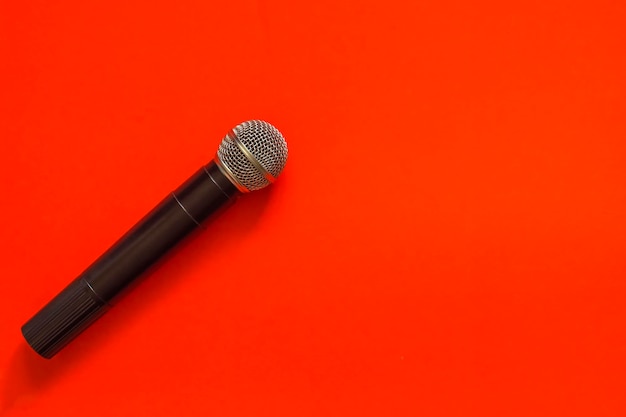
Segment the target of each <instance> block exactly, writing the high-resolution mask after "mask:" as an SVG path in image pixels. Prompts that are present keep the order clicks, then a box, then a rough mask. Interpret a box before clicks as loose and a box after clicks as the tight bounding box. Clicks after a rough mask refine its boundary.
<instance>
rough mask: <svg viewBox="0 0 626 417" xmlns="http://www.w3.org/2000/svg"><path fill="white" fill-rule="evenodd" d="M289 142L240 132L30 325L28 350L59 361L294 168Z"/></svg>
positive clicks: (248, 126) (272, 131)
mask: <svg viewBox="0 0 626 417" xmlns="http://www.w3.org/2000/svg"><path fill="white" fill-rule="evenodd" d="M287 154H288V151H287V143H286V142H285V139H284V138H283V136H282V134H281V133H280V132H279V131H278V129H276V128H275V127H274V126H272V125H271V124H269V123H267V122H264V121H260V120H251V121H248V122H244V123H241V124H240V125H238V126H236V127H235V128H234V129H232V130H231V131H230V132H229V133H228V134H227V135H226V136H225V137H224V139H223V140H222V143H221V144H220V146H219V148H218V150H217V154H216V156H215V158H214V159H213V160H212V161H211V162H209V164H207V165H206V166H204V167H202V168H200V169H199V170H198V171H197V172H196V173H195V174H194V175H192V176H191V177H190V178H189V179H188V180H187V181H185V182H184V183H183V184H182V185H181V186H180V187H178V188H177V189H176V190H175V191H174V192H172V193H171V194H170V195H169V196H168V197H166V198H165V199H164V200H163V201H161V203H159V204H158V205H157V206H156V207H155V208H153V209H152V210H151V211H150V212H149V213H148V214H146V215H145V216H144V217H143V219H141V220H140V221H139V222H138V223H137V224H136V225H135V226H133V227H132V228H131V229H130V230H129V231H128V232H126V234H124V236H122V237H121V238H120V239H119V240H118V241H117V242H116V243H115V244H113V246H111V247H110V248H109V249H108V250H107V251H106V252H105V253H104V254H102V255H101V256H100V257H99V258H98V259H97V260H96V261H95V262H94V263H93V264H91V266H89V267H88V268H87V269H86V270H85V271H84V272H83V273H82V274H80V275H79V276H78V278H76V279H75V280H74V281H72V282H71V283H70V284H69V285H68V286H67V287H65V289H64V290H63V291H61V292H60V293H59V294H58V295H57V296H56V297H54V298H53V299H52V300H51V301H50V302H49V303H48V304H46V305H45V306H44V307H43V308H42V309H41V310H40V311H39V312H37V313H36V314H35V315H34V316H33V317H32V318H31V319H30V320H29V321H28V322H26V324H24V325H23V326H22V334H23V335H24V338H25V339H26V341H27V342H28V344H29V345H30V346H31V347H32V348H33V349H34V350H35V352H37V353H38V354H39V355H41V356H43V357H44V358H48V359H49V358H52V357H53V356H54V355H56V354H57V353H58V352H59V351H61V350H62V349H63V348H64V347H65V346H67V345H68V344H69V343H70V342H71V341H72V340H74V339H75V338H76V337H77V336H78V335H79V334H80V333H82V332H83V331H84V330H85V329H87V328H88V327H89V326H90V325H91V324H92V323H94V322H95V321H96V320H97V319H98V318H99V317H101V316H102V315H103V314H104V313H105V312H106V311H107V310H108V309H109V308H110V307H111V306H112V304H113V303H114V301H115V299H116V298H117V297H119V296H120V295H121V294H122V293H123V292H124V291H125V290H127V289H128V288H129V287H130V286H131V284H133V283H134V282H135V281H136V280H137V279H138V278H139V277H141V276H142V275H143V274H144V273H145V272H146V271H147V270H148V269H149V268H150V267H151V266H152V265H154V264H155V263H156V262H157V261H158V260H159V259H161V258H162V257H163V256H164V255H165V254H167V253H168V252H169V251H170V250H171V249H173V248H174V247H175V246H176V245H177V244H178V243H179V242H181V241H182V240H183V239H184V238H185V237H187V236H188V235H189V234H191V232H193V231H194V230H196V229H197V228H198V227H199V226H200V225H201V224H202V223H203V222H205V221H206V220H207V219H208V218H209V217H211V215H213V214H215V213H217V212H218V211H220V210H221V209H223V208H225V207H227V206H228V205H229V204H232V203H233V202H234V200H235V199H236V197H238V196H239V195H241V194H243V193H247V192H250V191H255V190H259V189H262V188H264V187H266V186H268V185H269V184H271V183H272V182H273V181H274V180H275V179H276V177H277V176H278V175H279V174H280V173H281V171H282V170H283V168H284V166H285V163H286V162H287Z"/></svg>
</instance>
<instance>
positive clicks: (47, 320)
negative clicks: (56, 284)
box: [22, 279, 107, 359]
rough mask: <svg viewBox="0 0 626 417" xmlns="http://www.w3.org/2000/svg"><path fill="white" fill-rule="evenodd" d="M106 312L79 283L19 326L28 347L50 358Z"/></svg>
mask: <svg viewBox="0 0 626 417" xmlns="http://www.w3.org/2000/svg"><path fill="white" fill-rule="evenodd" d="M106 310H107V306H106V304H104V303H103V302H102V301H101V300H100V299H98V298H97V297H96V295H95V294H94V293H93V291H92V290H91V288H90V287H89V285H87V283H86V282H85V281H84V280H83V279H77V280H75V281H74V282H72V283H71V284H70V285H68V286H67V287H66V288H65V289H64V290H63V291H62V292H61V293H59V295H57V296H56V297H55V298H54V299H52V301H50V302H49V303H48V304H47V305H46V306H45V307H44V308H42V309H41V310H40V311H39V312H38V313H37V314H36V315H35V316H34V317H33V318H32V319H30V320H29V321H28V322H27V323H26V324H25V325H24V326H22V334H23V335H24V338H25V339H26V341H27V342H28V344H29V345H30V346H31V347H32V348H33V349H34V350H35V352H37V353H38V354H40V355H41V356H43V357H44V358H48V359H49V358H51V357H53V356H54V355H55V354H57V352H59V351H60V350H61V349H62V348H63V347H64V346H65V345H67V344H68V343H69V342H71V341H72V339H74V338H75V337H76V336H78V335H79V334H80V333H81V332H82V331H83V330H84V329H85V328H87V327H88V326H89V325H90V324H92V323H93V322H94V321H96V319H98V317H100V316H101V315H102V314H103V313H104V312H105V311H106Z"/></svg>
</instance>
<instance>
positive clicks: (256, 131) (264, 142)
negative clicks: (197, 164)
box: [217, 120, 288, 191]
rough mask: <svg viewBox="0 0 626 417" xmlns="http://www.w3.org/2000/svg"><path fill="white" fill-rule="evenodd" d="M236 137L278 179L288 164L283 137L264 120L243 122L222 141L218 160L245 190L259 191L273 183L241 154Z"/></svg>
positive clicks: (218, 151)
mask: <svg viewBox="0 0 626 417" xmlns="http://www.w3.org/2000/svg"><path fill="white" fill-rule="evenodd" d="M233 134H234V135H235V136H236V137H237V139H238V140H239V142H240V143H241V144H242V145H243V146H244V147H245V148H246V149H247V150H248V152H249V153H250V154H251V155H252V156H253V157H254V159H256V161H257V162H258V163H259V164H260V165H261V166H262V167H263V168H265V170H266V171H267V172H269V173H270V174H272V176H273V177H274V178H276V177H277V176H278V175H279V174H280V173H281V171H282V170H283V168H284V167H285V163H286V162H287V154H288V151H287V143H286V142H285V139H284V138H283V135H282V134H281V133H280V132H279V131H278V129H276V128H275V127H274V126H272V125H271V124H269V123H267V122H264V121H262V120H251V121H247V122H244V123H241V124H240V125H238V126H237V127H235V128H234V129H233V131H232V132H231V133H230V134H228V135H226V137H225V138H224V139H223V140H222V143H221V144H220V146H219V148H218V150H217V157H218V158H219V160H220V162H221V163H222V164H223V165H225V166H226V167H227V168H228V169H229V170H230V171H231V172H232V174H233V176H234V177H235V179H236V180H237V181H239V183H240V184H241V185H243V186H244V187H245V188H246V189H248V190H250V191H254V190H259V189H261V188H264V187H266V186H268V185H269V184H270V182H269V181H268V180H267V179H266V178H265V176H264V175H263V173H262V172H259V170H258V169H257V168H256V167H255V166H254V164H253V163H252V162H250V160H249V159H248V158H247V157H246V155H245V154H244V153H243V152H242V151H241V149H240V148H239V146H237V144H236V143H235V141H234V140H233V137H232V135H233Z"/></svg>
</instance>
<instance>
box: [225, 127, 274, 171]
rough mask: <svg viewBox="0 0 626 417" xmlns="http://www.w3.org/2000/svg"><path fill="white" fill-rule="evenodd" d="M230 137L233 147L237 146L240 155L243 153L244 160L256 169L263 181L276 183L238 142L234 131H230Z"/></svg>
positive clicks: (244, 146)
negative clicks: (263, 178)
mask: <svg viewBox="0 0 626 417" xmlns="http://www.w3.org/2000/svg"><path fill="white" fill-rule="evenodd" d="M230 135H231V139H232V140H233V142H234V143H235V145H237V147H238V148H239V150H240V151H241V153H243V154H244V155H245V157H246V159H247V160H248V161H250V163H251V164H252V165H254V167H255V168H256V169H257V171H259V172H260V173H261V174H262V175H263V176H264V177H265V179H266V180H268V181H269V182H270V183H272V182H274V181H276V178H275V177H274V176H273V175H272V174H271V173H270V172H268V171H267V170H266V169H265V168H264V167H263V165H261V163H260V162H259V161H258V160H257V159H256V158H255V157H254V155H252V153H251V152H250V151H249V150H248V148H246V145H244V144H243V143H241V141H240V140H239V138H238V137H237V135H236V134H235V131H234V130H231V131H230Z"/></svg>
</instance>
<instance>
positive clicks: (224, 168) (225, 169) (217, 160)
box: [214, 155, 250, 193]
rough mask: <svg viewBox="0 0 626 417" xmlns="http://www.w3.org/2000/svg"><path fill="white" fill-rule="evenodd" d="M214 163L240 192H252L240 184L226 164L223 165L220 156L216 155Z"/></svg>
mask: <svg viewBox="0 0 626 417" xmlns="http://www.w3.org/2000/svg"><path fill="white" fill-rule="evenodd" d="M214 161H215V164H216V165H217V167H218V168H219V169H220V171H222V174H224V175H225V176H226V178H228V179H229V180H230V182H232V183H233V185H234V186H235V187H237V189H238V190H239V191H241V192H242V193H249V192H250V190H248V189H247V188H246V187H244V185H243V184H242V183H241V182H239V180H238V179H237V177H236V176H235V174H233V171H231V170H230V168H228V167H227V166H226V164H224V163H222V161H221V160H220V158H219V156H217V155H216V156H215V159H214Z"/></svg>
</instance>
